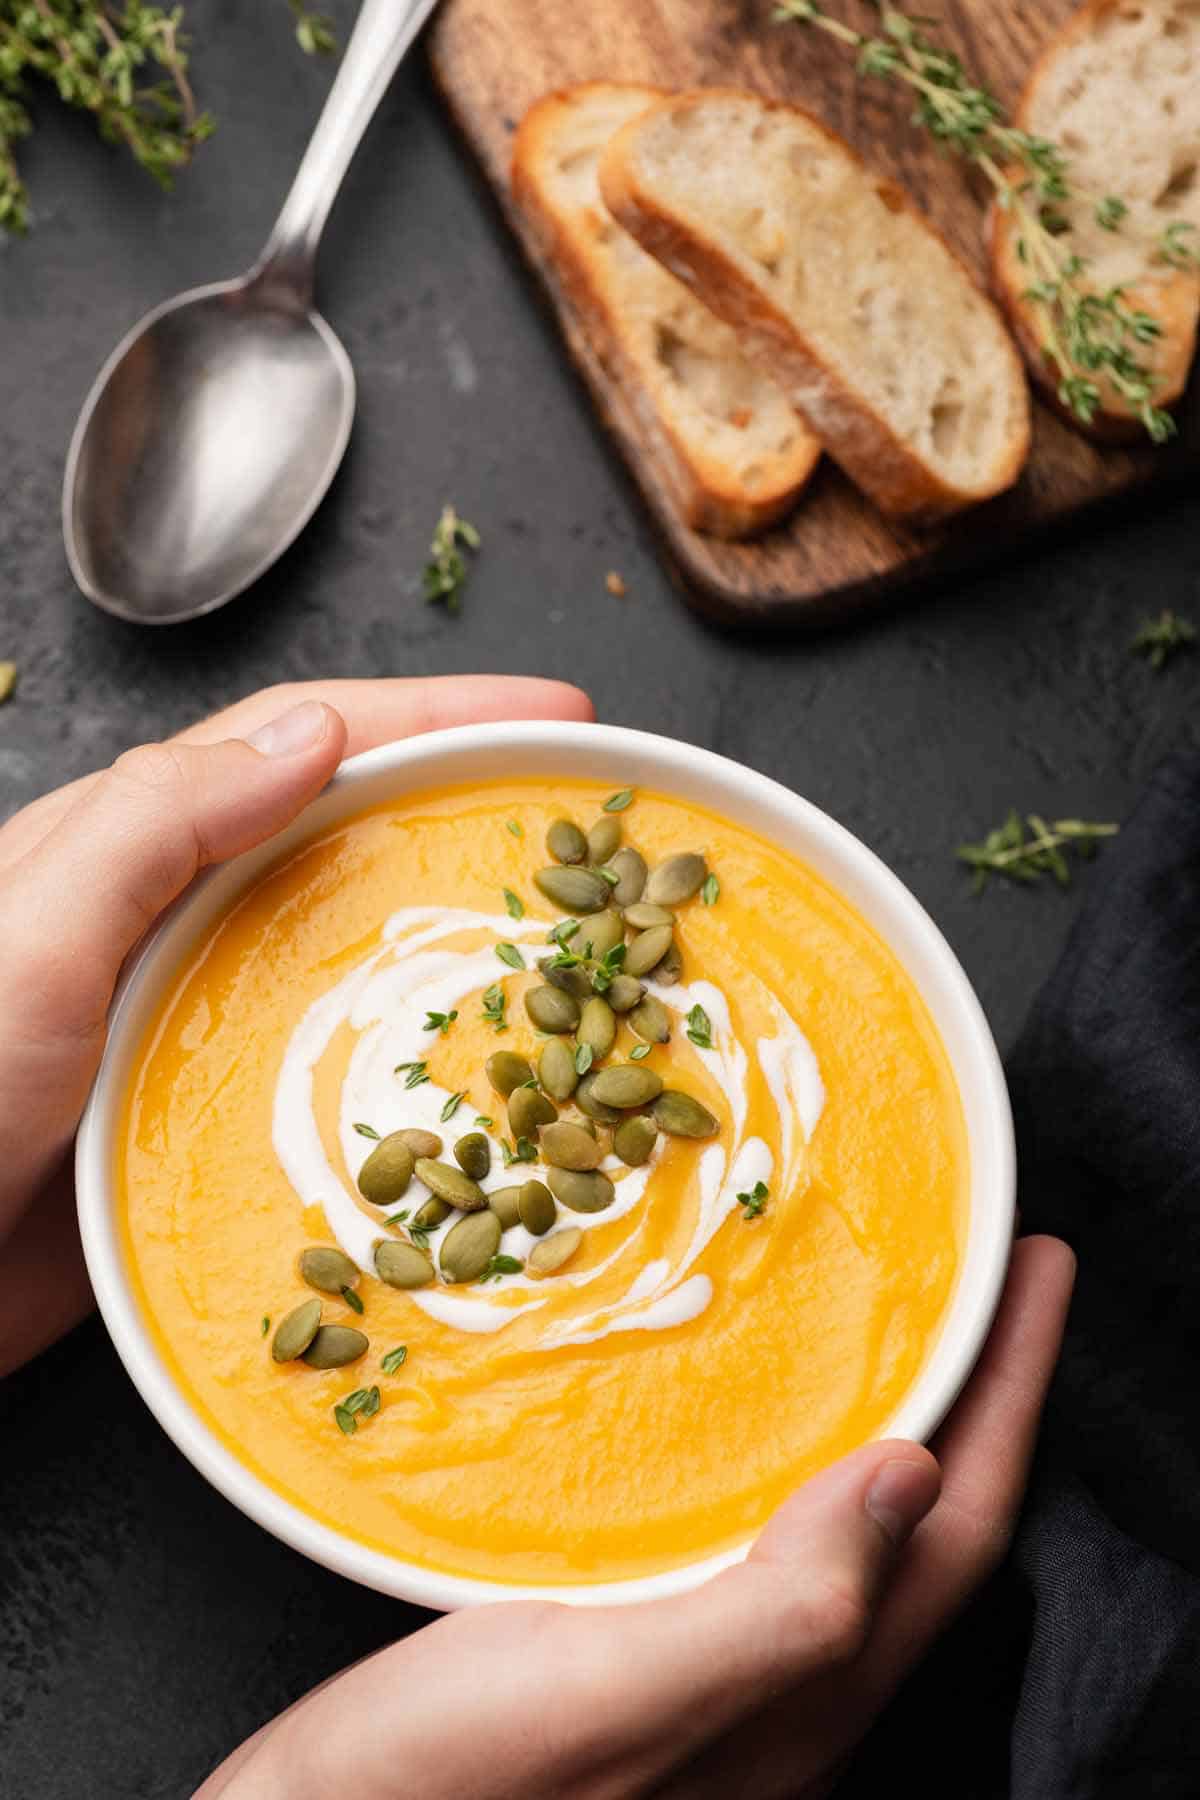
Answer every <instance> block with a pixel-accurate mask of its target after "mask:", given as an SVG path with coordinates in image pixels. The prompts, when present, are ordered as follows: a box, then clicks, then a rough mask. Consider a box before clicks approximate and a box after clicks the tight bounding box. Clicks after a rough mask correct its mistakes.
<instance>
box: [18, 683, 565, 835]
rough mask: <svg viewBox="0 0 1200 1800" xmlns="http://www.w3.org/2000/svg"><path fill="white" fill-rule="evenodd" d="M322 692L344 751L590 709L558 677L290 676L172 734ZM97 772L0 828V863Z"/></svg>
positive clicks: (249, 728) (233, 725) (224, 728)
mask: <svg viewBox="0 0 1200 1800" xmlns="http://www.w3.org/2000/svg"><path fill="white" fill-rule="evenodd" d="M313 699H316V700H321V701H324V702H325V703H326V704H327V705H329V706H332V707H334V708H335V709H336V710H337V711H338V712H339V713H341V715H342V717H343V718H344V719H345V721H346V728H347V742H346V751H345V754H346V755H347V756H357V755H358V753H359V751H360V750H371V749H373V748H374V747H375V745H377V744H387V743H392V742H394V741H395V740H396V739H397V738H405V737H415V736H417V735H418V734H420V733H422V732H426V731H440V730H442V729H444V728H445V727H446V726H449V725H469V724H472V723H482V724H486V723H488V722H489V721H492V720H498V719H569V720H579V721H581V722H583V723H585V724H586V723H588V722H590V721H591V720H592V719H593V718H594V717H595V711H594V708H593V706H592V703H591V701H590V700H589V699H588V697H587V695H586V694H585V693H583V692H582V691H581V690H580V689H579V688H576V687H571V686H569V685H568V684H567V683H566V682H563V681H543V680H541V679H539V678H537V677H535V676H523V675H442V676H436V677H432V678H428V679H426V678H425V677H412V678H408V677H401V678H395V679H391V678H389V679H380V680H375V681H351V680H342V681H310V682H291V683H286V684H281V685H279V686H276V687H271V688H264V689H263V690H262V691H261V692H260V693H257V694H250V695H249V696H247V698H246V699H244V700H239V701H237V702H236V703H235V704H234V705H233V706H228V707H226V708H225V709H224V711H222V712H219V713H214V714H213V715H212V717H211V718H208V719H202V720H200V721H199V723H198V724H195V725H190V726H188V727H187V729H186V730H184V731H181V732H180V733H179V734H178V737H177V738H176V739H173V740H172V741H173V742H179V743H185V744H214V743H218V742H220V741H221V740H222V739H224V738H231V737H247V736H249V734H250V733H251V732H253V731H255V730H256V729H257V728H258V727H259V726H260V725H263V724H265V723H266V722H267V720H268V719H272V718H275V717H276V716H277V715H278V714H279V713H281V712H286V711H287V710H288V708H289V707H292V706H299V705H301V704H302V703H303V702H304V701H305V700H313ZM99 779H100V776H99V775H84V776H81V777H80V779H79V780H78V781H73V782H70V783H68V785H67V786H66V787H62V788H58V789H57V790H56V791H55V792H54V793H52V794H46V795H44V796H43V798H42V799H40V800H35V801H33V802H32V804H31V805H29V806H27V807H25V808H24V810H23V811H21V812H19V813H17V814H16V815H15V816H14V817H13V818H11V819H10V820H9V821H8V823H7V825H5V826H4V827H3V828H2V829H0V869H3V868H5V867H7V866H9V865H10V864H11V863H13V862H15V861H16V860H17V859H18V857H20V856H23V855H25V854H26V853H27V852H28V851H29V850H31V849H32V848H33V846H34V845H35V844H37V843H38V842H40V840H41V839H42V838H43V837H44V836H45V835H46V833H47V832H48V831H49V830H51V829H52V828H53V827H54V826H55V825H56V824H57V823H58V821H59V820H60V819H61V818H62V817H63V815H64V813H65V812H66V811H67V810H68V809H69V808H70V807H71V806H73V805H74V804H75V802H76V801H77V800H78V799H79V798H80V797H81V795H82V794H84V793H86V792H87V790H88V789H89V788H91V787H92V786H93V784H94V783H95V782H97V781H98V780H99Z"/></svg>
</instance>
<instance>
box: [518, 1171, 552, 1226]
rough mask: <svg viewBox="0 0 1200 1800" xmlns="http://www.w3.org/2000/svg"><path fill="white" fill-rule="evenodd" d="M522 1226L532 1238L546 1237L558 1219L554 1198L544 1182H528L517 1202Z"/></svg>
mask: <svg viewBox="0 0 1200 1800" xmlns="http://www.w3.org/2000/svg"><path fill="white" fill-rule="evenodd" d="M517 1210H518V1212H519V1214H520V1219H521V1223H522V1225H523V1226H524V1227H525V1229H526V1231H528V1232H529V1233H530V1235H531V1236H532V1237H544V1236H545V1234H546V1233H547V1232H548V1231H549V1229H550V1227H551V1226H552V1225H553V1223H554V1221H555V1219H556V1218H557V1217H558V1208H557V1207H556V1206H555V1204H554V1196H553V1194H552V1193H551V1192H550V1189H549V1188H548V1187H547V1186H546V1184H545V1182H544V1181H527V1182H526V1183H525V1185H524V1187H522V1189H521V1192H520V1196H519V1198H518V1201H517Z"/></svg>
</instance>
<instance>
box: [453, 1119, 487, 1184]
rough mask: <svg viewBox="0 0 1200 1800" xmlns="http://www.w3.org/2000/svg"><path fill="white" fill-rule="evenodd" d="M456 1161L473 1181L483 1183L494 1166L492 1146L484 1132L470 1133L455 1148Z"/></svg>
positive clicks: (460, 1139) (461, 1138)
mask: <svg viewBox="0 0 1200 1800" xmlns="http://www.w3.org/2000/svg"><path fill="white" fill-rule="evenodd" d="M454 1160H455V1162H456V1163H457V1164H458V1166H459V1168H460V1169H461V1170H462V1172H463V1174H464V1175H469V1176H470V1177H471V1180H472V1181H482V1180H483V1178H484V1176H485V1175H486V1174H487V1172H488V1170H489V1169H490V1168H491V1166H492V1146H491V1145H490V1144H489V1143H488V1141H487V1138H486V1136H485V1135H484V1133H483V1132H482V1131H469V1132H468V1133H467V1135H466V1137H460V1138H459V1140H458V1142H457V1143H456V1144H455V1146H454Z"/></svg>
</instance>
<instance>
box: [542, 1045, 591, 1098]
mask: <svg viewBox="0 0 1200 1800" xmlns="http://www.w3.org/2000/svg"><path fill="white" fill-rule="evenodd" d="M586 1072H587V1071H586V1070H583V1071H581V1070H579V1069H578V1068H577V1066H576V1062H575V1057H574V1056H573V1055H572V1053H571V1048H570V1045H569V1044H566V1043H564V1041H563V1039H562V1038H560V1037H552V1038H547V1040H546V1042H545V1043H544V1044H543V1045H542V1052H541V1055H540V1056H539V1057H538V1080H539V1081H540V1082H541V1084H542V1087H543V1089H544V1090H545V1092H546V1093H547V1094H549V1095H550V1097H551V1099H552V1100H569V1099H570V1098H571V1095H572V1094H573V1093H574V1092H575V1086H576V1083H577V1082H578V1080H579V1076H580V1074H581V1073H584V1074H586Z"/></svg>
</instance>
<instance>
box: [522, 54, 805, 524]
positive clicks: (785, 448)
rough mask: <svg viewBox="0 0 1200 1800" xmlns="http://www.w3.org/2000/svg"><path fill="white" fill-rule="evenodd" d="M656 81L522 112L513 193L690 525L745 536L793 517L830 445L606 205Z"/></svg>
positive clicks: (600, 86) (549, 100)
mask: <svg viewBox="0 0 1200 1800" xmlns="http://www.w3.org/2000/svg"><path fill="white" fill-rule="evenodd" d="M661 97H662V90H661V89H658V88H650V87H641V86H634V85H628V84H623V83H616V82H600V81H597V82H587V83H584V84H582V85H581V86H579V87H572V88H567V89H565V90H564V91H563V92H562V93H557V94H548V95H547V96H546V98H545V99H543V100H539V101H538V102H537V104H536V105H535V106H533V107H532V108H531V109H530V111H529V112H527V113H526V115H525V117H524V119H523V120H522V121H521V125H520V129H519V130H518V132H517V138H516V145H515V149H514V153H513V163H512V184H513V194H514V197H515V198H516V200H517V202H518V204H519V205H520V207H521V209H522V211H523V212H524V214H525V216H526V217H527V219H528V220H529V222H530V224H531V225H532V226H533V228H534V231H535V232H536V234H537V237H538V241H539V243H540V244H541V247H542V249H543V251H544V252H545V254H546V256H547V257H548V258H549V260H550V261H551V263H552V264H553V267H554V270H555V273H556V275H557V278H558V279H559V281H560V282H561V284H562V287H563V289H564V291H565V293H566V296H567V298H568V301H569V302H570V304H571V305H572V306H573V307H574V310H575V312H576V314H577V316H578V317H579V318H580V320H581V322H582V323H583V326H584V328H585V331H586V333H587V335H588V338H589V340H590V341H591V343H592V345H593V347H594V348H595V350H596V353H597V354H598V355H599V356H600V357H601V359H602V360H603V361H604V362H605V363H606V364H607V366H608V367H609V368H610V369H612V370H614V371H615V373H616V374H617V376H618V378H619V379H620V380H621V382H622V383H623V385H624V387H625V390H626V393H627V395H629V396H630V397H631V398H632V400H633V404H634V408H635V411H636V415H637V418H638V422H639V425H640V427H641V429H642V431H643V433H644V435H645V437H646V438H647V440H648V441H649V444H650V447H651V451H652V455H653V458H654V464H655V469H656V472H657V474H658V475H659V477H660V478H661V480H662V481H663V484H664V485H665V486H666V487H667V489H668V491H669V492H670V494H671V495H672V497H673V499H674V501H675V504H676V505H677V507H678V509H679V511H680V512H681V513H682V515H683V517H684V518H685V519H686V520H687V522H688V524H689V525H691V526H693V527H694V528H695V529H696V530H697V531H705V532H708V533H710V534H712V535H714V536H716V537H723V538H736V537H744V536H746V535H748V534H749V533H750V532H754V531H760V530H762V529H763V528H764V527H765V526H767V525H770V524H771V523H773V521H775V520H776V519H778V518H780V517H781V516H782V515H783V514H784V513H786V512H788V511H789V510H790V508H791V507H792V506H793V504H794V503H795V501H796V498H797V496H798V495H799V493H800V490H801V488H802V487H803V486H804V484H805V482H806V481H807V480H808V477H809V475H810V474H811V473H812V469H813V465H814V464H815V463H816V461H817V458H818V456H819V455H820V445H819V444H818V443H817V441H816V439H815V438H814V437H813V436H812V434H811V433H810V432H809V431H808V430H807V428H806V427H805V425H804V423H803V421H802V420H801V419H800V418H799V417H798V416H797V414H796V412H795V411H794V410H793V408H792V407H791V406H790V405H789V404H788V402H787V400H786V399H785V398H784V395H783V393H782V391H781V390H780V388H779V386H778V385H777V383H776V382H775V381H774V380H773V379H772V378H771V377H770V376H769V375H766V374H764V373H762V371H760V370H759V369H758V368H756V367H755V365H754V364H753V363H752V362H751V361H750V360H749V359H748V358H747V357H746V356H745V355H744V354H743V352H742V351H741V350H740V349H739V347H738V343H737V339H736V337H735V335H734V333H733V332H732V331H731V330H730V329H729V327H728V326H727V325H723V324H722V323H721V321H720V320H719V319H717V318H714V316H713V314H712V313H711V312H709V311H708V309H707V307H704V306H701V305H700V303H699V302H698V301H697V300H695V299H693V297H692V295H691V294H690V293H689V292H688V290H687V288H685V287H684V286H683V285H682V283H681V282H678V281H676V279H675V277H674V276H673V275H668V274H667V272H666V270H665V269H664V268H662V267H661V265H660V264H659V263H657V262H655V260H654V258H653V257H652V256H648V255H647V254H646V252H645V251H644V250H642V249H640V248H639V246H638V245H637V244H636V243H635V242H634V241H633V239H632V238H631V237H630V236H629V234H628V233H627V232H625V231H623V230H622V229H621V227H620V226H619V225H618V224H617V223H616V221H615V220H614V219H613V218H612V217H611V216H610V214H609V213H608V212H607V211H606V210H605V207H604V205H603V203H602V201H601V199H600V189H599V186H598V183H597V179H596V171H597V167H598V164H599V161H600V155H601V152H602V151H603V149H604V147H605V145H606V144H607V143H608V140H609V139H610V138H611V137H612V135H613V133H614V132H615V131H617V130H618V129H619V128H620V127H621V126H622V125H624V124H626V123H627V122H628V121H629V120H630V119H632V118H635V117H636V116H637V114H638V113H640V112H643V111H644V110H645V109H646V107H647V106H650V105H652V104H653V103H654V102H655V101H656V100H658V99H660V98H661Z"/></svg>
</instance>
